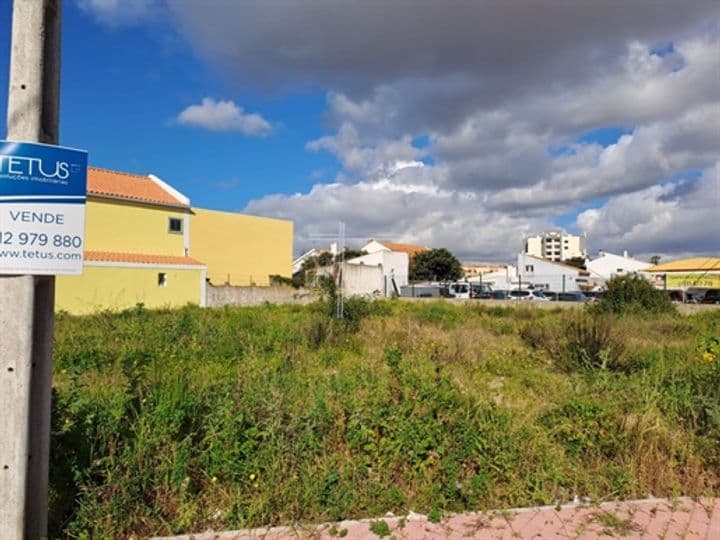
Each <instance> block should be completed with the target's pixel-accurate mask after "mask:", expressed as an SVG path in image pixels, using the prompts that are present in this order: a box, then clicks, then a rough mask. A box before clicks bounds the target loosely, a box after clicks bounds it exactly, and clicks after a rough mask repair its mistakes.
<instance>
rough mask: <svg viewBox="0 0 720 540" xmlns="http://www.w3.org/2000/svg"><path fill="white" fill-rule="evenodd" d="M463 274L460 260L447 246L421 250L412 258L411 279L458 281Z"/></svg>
mask: <svg viewBox="0 0 720 540" xmlns="http://www.w3.org/2000/svg"><path fill="white" fill-rule="evenodd" d="M462 275H463V271H462V266H461V264H460V261H459V260H457V258H456V257H455V256H454V255H453V254H452V253H450V252H449V251H448V250H447V249H445V248H439V249H429V250H427V251H421V252H420V253H416V254H415V255H414V256H413V257H412V259H411V260H410V280H411V281H422V280H436V281H456V280H458V279H460V278H461V277H462Z"/></svg>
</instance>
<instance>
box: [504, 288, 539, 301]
mask: <svg viewBox="0 0 720 540" xmlns="http://www.w3.org/2000/svg"><path fill="white" fill-rule="evenodd" d="M508 296H509V298H510V300H523V301H526V302H528V301H536V300H540V301H542V302H547V301H548V299H547V298H545V297H544V296H543V293H542V292H541V291H527V290H522V289H521V290H513V291H510V292H509V293H508Z"/></svg>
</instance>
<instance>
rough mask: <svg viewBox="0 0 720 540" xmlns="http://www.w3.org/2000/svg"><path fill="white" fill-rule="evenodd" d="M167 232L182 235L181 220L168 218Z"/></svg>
mask: <svg viewBox="0 0 720 540" xmlns="http://www.w3.org/2000/svg"><path fill="white" fill-rule="evenodd" d="M168 232H170V233H175V234H182V232H183V220H182V219H180V218H174V217H171V218H168Z"/></svg>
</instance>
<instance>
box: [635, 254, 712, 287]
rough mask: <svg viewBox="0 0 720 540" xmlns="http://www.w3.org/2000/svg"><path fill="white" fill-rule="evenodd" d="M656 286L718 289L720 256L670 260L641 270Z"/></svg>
mask: <svg viewBox="0 0 720 540" xmlns="http://www.w3.org/2000/svg"><path fill="white" fill-rule="evenodd" d="M643 273H645V274H648V275H649V279H650V280H651V281H652V282H653V283H654V284H655V286H656V287H660V288H667V289H683V290H687V289H720V258H718V257H695V258H692V259H680V260H677V261H670V262H667V263H663V264H658V265H656V266H651V267H650V268H646V269H645V270H643Z"/></svg>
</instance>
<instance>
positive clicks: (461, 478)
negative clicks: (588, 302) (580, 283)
mask: <svg viewBox="0 0 720 540" xmlns="http://www.w3.org/2000/svg"><path fill="white" fill-rule="evenodd" d="M331 312H332V309H331V308H330V307H329V306H327V305H326V304H323V303H318V304H314V305H311V306H306V307H299V306H286V307H277V306H270V305H268V306H264V307H258V308H241V309H230V308H226V309H199V308H193V307H187V308H184V309H180V310H175V311H148V310H145V309H143V308H141V307H138V308H136V309H133V310H128V311H125V312H123V313H119V314H110V313H103V314H99V315H96V316H89V317H72V316H68V315H59V316H58V318H57V321H56V343H55V374H54V396H53V398H54V403H53V428H52V429H53V435H52V457H51V460H52V462H51V527H52V534H53V536H55V537H71V538H119V537H128V536H129V535H131V534H136V535H138V536H141V537H144V536H148V535H154V534H170V533H181V532H192V531H202V530H204V529H206V528H209V527H212V528H214V529H215V530H219V529H235V528H241V527H252V526H259V525H266V524H289V523H292V522H298V521H301V522H307V521H309V522H317V521H324V520H340V519H343V518H350V517H369V516H377V515H382V514H384V513H385V512H387V511H393V512H395V513H401V512H406V511H407V510H409V509H412V510H415V511H419V512H426V513H427V512H433V513H434V514H435V515H437V514H438V513H439V512H450V511H459V510H466V509H472V510H482V509H487V508H502V507H516V506H523V505H534V504H554V503H556V502H567V501H569V500H571V499H572V498H573V497H574V496H575V495H577V496H579V497H590V498H591V499H592V500H595V501H599V500H608V499H626V498H635V497H646V496H650V495H653V496H671V495H701V494H716V495H717V494H718V490H719V487H720V342H719V341H718V336H720V310H714V311H708V312H703V313H700V314H697V315H693V316H688V317H681V316H678V315H672V314H669V315H655V316H651V317H642V316H638V315H627V316H620V317H618V316H601V315H591V314H578V313H574V312H565V311H563V312H560V311H545V310H528V309H522V308H488V307H483V306H482V304H481V303H480V302H479V303H477V304H464V305H452V304H450V303H443V302H418V303H409V302H400V301H377V302H373V303H365V302H359V301H358V302H352V301H349V302H348V315H349V317H348V319H347V320H345V321H343V322H339V321H336V320H333V319H332V317H331V316H330V315H329V313H331Z"/></svg>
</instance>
